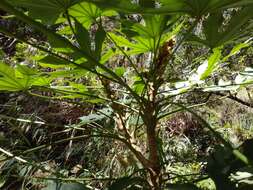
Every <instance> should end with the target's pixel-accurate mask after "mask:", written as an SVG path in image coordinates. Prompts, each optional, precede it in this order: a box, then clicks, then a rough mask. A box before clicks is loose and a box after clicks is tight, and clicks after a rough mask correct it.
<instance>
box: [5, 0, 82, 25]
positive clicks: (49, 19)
mask: <svg viewBox="0 0 253 190" xmlns="http://www.w3.org/2000/svg"><path fill="white" fill-rule="evenodd" d="M8 1H9V2H10V3H12V4H13V5H15V6H20V7H24V8H27V9H28V10H29V15H30V16H31V17H33V18H36V19H41V20H42V21H43V22H44V23H47V24H53V23H55V21H56V20H57V19H58V17H59V15H60V14H61V13H63V12H65V11H66V10H67V9H68V8H69V7H70V6H72V5H74V4H76V3H78V2H80V1H82V0H58V1H56V0H8Z"/></svg>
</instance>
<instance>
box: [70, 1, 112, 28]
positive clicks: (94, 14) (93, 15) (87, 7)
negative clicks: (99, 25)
mask: <svg viewBox="0 0 253 190" xmlns="http://www.w3.org/2000/svg"><path fill="white" fill-rule="evenodd" d="M68 11H69V14H70V15H71V16H73V17H74V18H76V19H77V20H78V21H79V22H80V23H81V24H82V25H83V26H84V27H85V28H86V29H88V28H89V27H90V25H91V24H92V23H94V22H95V21H96V19H97V18H98V17H100V16H111V15H115V14H116V12H114V11H110V10H109V11H102V10H101V9H99V8H98V7H97V6H96V5H94V4H92V3H87V2H81V3H78V4H75V5H74V6H72V7H70V8H69V9H68Z"/></svg>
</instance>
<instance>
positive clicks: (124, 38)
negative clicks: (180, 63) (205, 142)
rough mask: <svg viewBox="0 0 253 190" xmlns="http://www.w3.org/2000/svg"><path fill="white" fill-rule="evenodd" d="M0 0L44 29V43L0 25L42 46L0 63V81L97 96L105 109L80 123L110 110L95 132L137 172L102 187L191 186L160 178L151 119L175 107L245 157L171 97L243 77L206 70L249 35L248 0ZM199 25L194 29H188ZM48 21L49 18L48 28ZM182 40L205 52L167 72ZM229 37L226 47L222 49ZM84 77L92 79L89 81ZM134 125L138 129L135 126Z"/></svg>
mask: <svg viewBox="0 0 253 190" xmlns="http://www.w3.org/2000/svg"><path fill="white" fill-rule="evenodd" d="M0 8H1V9H2V10H4V11H6V12H7V13H8V14H9V15H13V16H14V17H16V19H19V20H20V21H22V22H24V23H26V24H27V25H29V26H30V27H32V28H34V29H35V30H36V31H38V32H40V33H41V34H42V35H44V36H45V37H46V38H47V41H46V43H43V44H41V43H36V39H25V38H23V37H22V36H20V35H19V34H18V33H15V32H14V33H13V32H10V31H8V30H6V29H5V28H3V27H0V32H2V33H4V34H5V35H8V36H10V37H13V38H16V39H17V40H18V41H19V42H20V43H25V44H28V45H30V46H33V47H35V48H37V49H38V51H40V52H41V54H42V56H43V57H42V58H40V59H37V61H36V62H37V66H36V69H34V68H30V67H29V65H22V64H17V65H16V67H14V68H13V67H11V66H10V65H7V64H6V63H1V64H0V90H1V91H9V92H21V91H23V92H26V93H29V94H32V95H36V93H38V91H51V92H54V97H53V98H54V99H59V100H62V101H67V100H71V101H72V102H75V103H77V104H84V103H91V104H96V105H97V104H101V105H103V106H104V107H107V108H109V109H111V110H112V113H110V114H109V115H108V114H107V113H104V112H103V111H101V110H99V109H98V110H97V111H98V113H99V114H95V115H90V116H85V117H83V118H81V120H82V121H81V126H82V125H85V124H87V123H89V122H96V121H98V120H101V119H102V118H104V117H110V118H113V120H114V124H115V127H114V128H112V129H107V128H105V129H103V128H102V130H101V131H100V132H99V133H98V135H95V136H96V137H103V138H110V139H114V140H115V141H119V142H121V143H122V144H123V145H124V146H126V147H127V148H128V149H129V151H130V152H131V153H132V154H133V155H134V156H135V159H136V160H137V162H138V167H139V169H140V171H145V172H144V173H145V177H143V176H141V175H139V176H138V175H137V173H138V172H136V175H132V176H131V175H130V176H127V177H123V178H119V179H117V180H115V181H114V183H112V185H111V186H110V187H109V189H124V188H129V187H133V188H134V186H136V185H137V186H136V188H137V187H140V186H141V187H143V188H144V189H145V188H146V189H164V188H167V187H168V188H170V189H177V188H185V187H186V188H188V189H196V187H195V186H194V185H193V184H182V185H179V184H176V185H175V184H174V185H170V184H167V183H166V180H165V178H164V177H165V176H164V174H165V168H166V164H169V163H166V162H165V160H164V158H163V154H162V149H161V145H160V144H161V143H160V142H159V140H160V138H159V133H158V130H159V123H160V120H162V119H164V118H166V117H167V116H169V115H171V114H173V113H175V112H178V111H187V112H190V113H191V114H193V116H195V117H196V118H197V119H198V120H199V121H200V123H201V125H202V126H203V127H206V128H208V129H209V130H210V131H211V132H212V134H213V135H214V136H215V137H217V138H218V139H220V140H221V142H222V143H223V144H224V146H225V147H226V148H228V149H229V150H230V152H232V154H234V156H235V157H236V158H237V159H239V160H241V162H242V163H244V164H245V165H250V164H251V162H250V160H248V158H247V157H246V156H245V155H243V154H242V153H241V152H240V151H239V150H237V149H236V148H234V147H233V146H232V145H231V144H230V143H229V142H227V141H225V140H224V138H223V137H222V135H220V134H219V133H217V132H216V131H215V130H214V129H213V128H212V126H210V125H209V124H208V123H207V122H206V121H205V120H204V119H203V118H201V117H200V116H199V115H198V114H196V113H195V112H194V110H193V109H192V108H191V106H190V107H188V105H187V104H183V103H182V102H180V101H175V97H178V96H180V95H181V94H184V93H187V92H191V91H194V90H198V91H200V92H201V91H208V92H213V91H229V90H237V89H239V88H240V87H242V86H245V85H248V84H250V83H251V82H252V77H251V75H250V74H248V75H247V76H245V75H238V76H237V80H235V81H232V82H230V83H229V84H228V83H224V81H220V83H219V84H218V85H217V84H211V85H210V84H209V83H207V82H206V81H207V80H208V79H210V78H211V77H212V75H214V74H216V73H221V74H222V69H223V65H224V63H226V62H227V61H228V59H229V58H230V57H231V56H233V55H235V54H237V53H238V52H240V50H241V49H242V48H247V47H249V46H250V45H251V40H250V39H249V36H250V35H251V34H252V23H251V24H250V20H251V19H252V17H253V14H252V11H250V10H251V9H252V8H253V2H252V1H246V0H224V1H217V0H160V1H145V0H139V1H138V2H137V1H136V2H134V1H130V0H124V1H119V0H107V1H104V0H96V1H95V0H94V1H93V0H89V1H88V0H87V1H84V0H59V1H55V0H39V1H38V0H36V1H35V0H2V1H1V2H0ZM227 9H234V10H235V14H233V15H232V16H231V18H230V19H228V23H225V20H224V15H223V14H224V11H225V10H227ZM200 25H201V27H202V29H201V30H202V33H199V32H196V29H197V28H198V27H199V26H200ZM51 26H58V28H57V29H56V30H53V28H52V27H51ZM235 42H236V43H235ZM191 43H192V44H196V43H197V44H198V45H200V46H203V47H205V48H208V51H209V53H208V55H207V56H206V57H205V61H203V62H200V63H199V64H198V66H197V67H195V68H193V69H192V70H186V71H185V72H184V74H185V73H186V72H187V74H185V76H182V78H178V79H171V77H170V76H169V75H173V69H171V65H173V64H174V55H175V54H176V53H177V51H179V50H180V48H181V47H182V46H184V45H185V44H191ZM228 44H232V45H234V47H233V48H232V49H231V51H230V52H229V53H226V54H225V55H224V49H225V46H226V45H228ZM117 59H118V60H120V61H116V60H117ZM37 68H50V69H51V71H50V72H44V71H42V70H43V69H41V70H40V69H37ZM247 71H249V70H246V72H247ZM180 77H181V76H180ZM59 78H61V80H64V82H59ZM82 79H85V80H82ZM79 81H81V82H79ZM84 81H87V84H86V83H85V82H84ZM222 82H223V83H222ZM90 84H91V85H93V86H94V85H95V86H96V87H94V88H90V87H89V86H90ZM193 107H194V106H193ZM132 118H134V122H133V119H132ZM142 132H144V135H140V134H142Z"/></svg>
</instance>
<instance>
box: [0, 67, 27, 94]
mask: <svg viewBox="0 0 253 190" xmlns="http://www.w3.org/2000/svg"><path fill="white" fill-rule="evenodd" d="M28 87H29V79H28V77H23V78H17V76H16V73H15V70H14V69H13V68H11V67H10V66H8V65H6V64H4V63H0V91H20V90H25V89H27V88H28Z"/></svg>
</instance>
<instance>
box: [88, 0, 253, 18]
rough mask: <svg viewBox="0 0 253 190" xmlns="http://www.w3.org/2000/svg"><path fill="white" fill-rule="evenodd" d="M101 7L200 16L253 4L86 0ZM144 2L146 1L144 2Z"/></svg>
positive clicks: (244, 1) (206, 0)
mask: <svg viewBox="0 0 253 190" xmlns="http://www.w3.org/2000/svg"><path fill="white" fill-rule="evenodd" d="M85 1H86V2H92V3H94V4H96V5H98V6H99V7H102V8H108V9H114V10H116V11H119V12H124V13H141V14H151V13H152V14H167V15H168V14H173V13H174V14H175V13H184V14H189V15H192V16H194V17H200V16H202V15H205V14H207V13H211V12H215V11H217V10H221V9H225V8H236V7H239V6H247V5H253V2H252V1H251V0H222V1H221V0H160V1H159V2H160V3H161V6H160V7H159V8H153V1H152V0H149V1H141V2H140V4H135V3H133V2H132V1H131V0H124V1H122V0H85ZM143 2H144V3H143Z"/></svg>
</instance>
